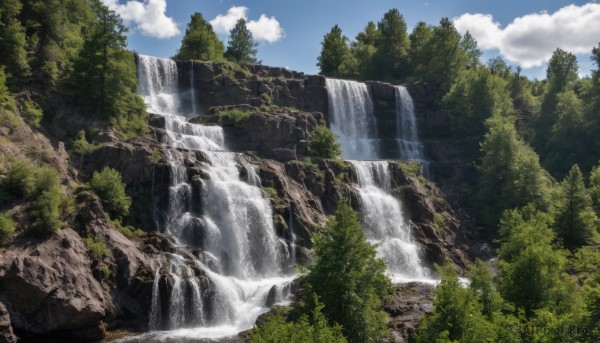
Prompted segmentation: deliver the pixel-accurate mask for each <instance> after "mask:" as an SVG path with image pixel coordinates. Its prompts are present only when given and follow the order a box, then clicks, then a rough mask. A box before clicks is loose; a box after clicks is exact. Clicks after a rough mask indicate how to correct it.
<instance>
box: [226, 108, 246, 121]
mask: <svg viewBox="0 0 600 343" xmlns="http://www.w3.org/2000/svg"><path fill="white" fill-rule="evenodd" d="M219 115H220V116H222V117H224V118H225V122H226V123H227V124H238V123H241V122H243V121H244V120H246V119H248V118H250V112H247V111H243V110H240V109H237V108H234V109H231V110H227V111H222V112H219Z"/></svg>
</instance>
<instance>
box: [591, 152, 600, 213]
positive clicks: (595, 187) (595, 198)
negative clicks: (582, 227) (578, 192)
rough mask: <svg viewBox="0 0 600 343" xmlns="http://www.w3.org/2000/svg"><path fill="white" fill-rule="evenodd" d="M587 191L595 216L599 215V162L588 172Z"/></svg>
mask: <svg viewBox="0 0 600 343" xmlns="http://www.w3.org/2000/svg"><path fill="white" fill-rule="evenodd" d="M589 192H590V198H591V199H592V205H593V207H594V211H596V216H600V164H599V165H597V166H596V167H594V169H592V172H591V173H590V189H589Z"/></svg>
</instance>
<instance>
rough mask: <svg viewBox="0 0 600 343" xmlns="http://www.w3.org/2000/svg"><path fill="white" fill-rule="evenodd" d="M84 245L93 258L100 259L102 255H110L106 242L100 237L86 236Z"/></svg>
mask: <svg viewBox="0 0 600 343" xmlns="http://www.w3.org/2000/svg"><path fill="white" fill-rule="evenodd" d="M84 243H85V246H86V247H87V248H88V250H89V251H90V255H91V256H92V258H94V259H100V258H102V257H104V256H107V257H108V256H110V255H111V252H110V250H109V249H108V247H107V246H106V242H104V240H103V239H102V238H98V237H92V236H88V237H87V238H86V239H85V240H84Z"/></svg>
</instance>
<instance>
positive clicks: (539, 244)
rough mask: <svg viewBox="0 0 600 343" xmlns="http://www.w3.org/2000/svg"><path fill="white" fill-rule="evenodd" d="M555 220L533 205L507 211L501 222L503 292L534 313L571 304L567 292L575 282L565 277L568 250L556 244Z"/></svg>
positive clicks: (529, 314)
mask: <svg viewBox="0 0 600 343" xmlns="http://www.w3.org/2000/svg"><path fill="white" fill-rule="evenodd" d="M552 222H553V221H552V217H551V216H550V215H548V214H546V213H542V212H539V211H536V210H535V209H534V208H533V207H531V206H529V207H526V208H524V209H523V210H509V211H506V212H505V213H504V214H503V216H502V219H501V221H500V242H501V243H502V245H501V247H500V249H499V250H498V257H499V259H500V261H499V263H500V275H499V277H500V292H501V294H502V296H503V298H504V299H506V300H508V301H511V302H512V303H513V304H514V305H515V306H516V307H522V308H523V309H524V310H525V314H526V315H527V316H528V317H531V316H532V315H533V314H534V311H535V310H537V309H541V308H544V307H547V306H557V305H560V303H561V301H566V302H568V301H569V297H568V296H567V294H566V293H565V290H567V292H571V290H568V287H567V286H568V285H569V284H571V283H572V282H571V281H570V279H569V278H568V277H565V276H564V274H563V273H564V272H565V267H566V262H567V260H566V257H565V253H564V251H561V250H557V249H556V248H554V246H553V245H552V242H553V240H554V238H555V234H554V232H553V231H552V229H551V228H550V226H551V225H552Z"/></svg>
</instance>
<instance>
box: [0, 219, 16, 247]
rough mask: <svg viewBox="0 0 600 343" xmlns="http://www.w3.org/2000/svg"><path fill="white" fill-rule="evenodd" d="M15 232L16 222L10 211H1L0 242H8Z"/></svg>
mask: <svg viewBox="0 0 600 343" xmlns="http://www.w3.org/2000/svg"><path fill="white" fill-rule="evenodd" d="M14 232H15V222H14V221H13V220H12V218H11V214H10V212H4V213H0V244H4V243H6V241H8V239H9V238H10V236H12V234H13V233H14Z"/></svg>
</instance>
